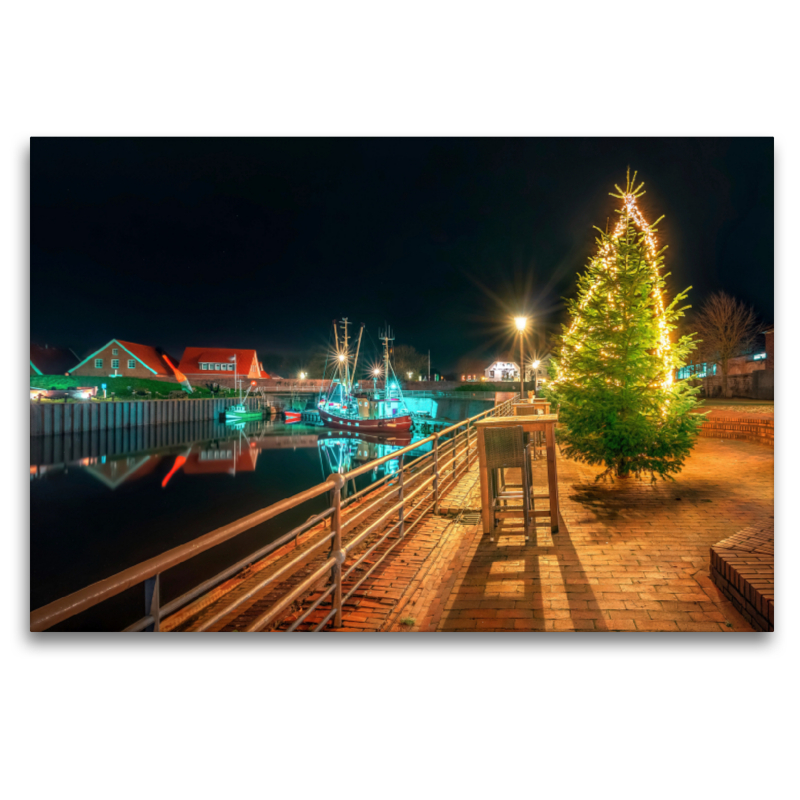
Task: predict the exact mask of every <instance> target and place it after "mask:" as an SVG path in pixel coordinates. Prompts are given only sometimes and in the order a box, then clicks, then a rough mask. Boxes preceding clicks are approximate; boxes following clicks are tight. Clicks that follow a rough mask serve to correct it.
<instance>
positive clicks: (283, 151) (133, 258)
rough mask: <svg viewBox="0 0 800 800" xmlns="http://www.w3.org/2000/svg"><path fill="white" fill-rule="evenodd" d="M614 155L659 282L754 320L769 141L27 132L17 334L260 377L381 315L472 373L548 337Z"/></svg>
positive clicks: (767, 223) (768, 297) (764, 272)
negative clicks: (257, 363) (251, 361)
mask: <svg viewBox="0 0 800 800" xmlns="http://www.w3.org/2000/svg"><path fill="white" fill-rule="evenodd" d="M628 165H630V167H631V169H632V170H634V169H635V170H637V171H638V173H639V175H638V177H639V179H641V180H643V181H644V182H645V189H646V190H647V194H646V195H645V196H644V197H643V198H642V200H641V207H642V210H643V211H644V213H645V215H646V217H647V218H648V219H649V220H650V221H654V220H655V219H656V218H657V217H658V216H661V215H662V214H664V215H665V219H664V220H663V221H662V223H661V224H660V226H659V231H660V233H659V240H660V242H661V243H663V244H668V245H669V250H668V251H667V254H666V271H668V272H671V273H672V276H671V277H670V278H669V279H668V286H669V288H670V291H671V293H672V294H674V293H675V292H676V291H678V290H681V289H684V288H686V287H687V286H689V285H692V286H693V287H694V288H693V290H692V291H691V292H690V293H689V302H690V303H691V304H692V305H693V306H695V307H699V305H700V304H701V302H702V300H703V298H704V297H705V296H707V295H708V294H710V293H711V292H713V291H715V290H719V289H722V290H725V291H726V292H729V293H730V294H733V295H735V296H736V297H738V298H740V299H742V300H744V301H746V302H747V303H749V304H751V305H753V306H754V308H755V310H756V312H757V313H758V314H759V316H760V318H761V320H762V321H763V322H765V323H771V322H773V183H774V177H773V140H772V139H771V138H760V139H750V138H739V139H656V138H650V139H625V138H619V139H536V138H531V139H391V138H386V139H40V138H35V139H32V141H31V275H30V282H31V292H30V302H31V341H32V342H36V343H39V344H45V343H48V344H51V345H57V346H66V347H72V348H73V349H74V350H75V351H76V353H78V354H79V355H81V356H84V355H88V354H89V353H90V352H92V351H93V350H95V349H97V348H98V347H100V346H101V345H103V344H105V342H107V341H108V340H109V339H111V338H119V339H127V340H130V341H134V342H140V343H143V344H151V345H160V346H163V347H164V348H166V350H167V351H168V352H170V353H172V354H173V355H175V356H177V357H178V358H179V357H180V355H181V354H182V352H183V348H184V347H187V346H205V347H214V346H219V347H255V348H256V349H257V350H258V352H259V355H260V356H261V357H262V359H263V360H264V361H265V367H266V368H268V369H270V368H272V369H275V366H274V362H275V360H276V359H277V357H278V356H283V357H284V358H285V359H288V360H289V361H291V363H292V364H297V365H300V364H302V362H303V361H304V360H307V358H308V356H309V354H310V353H311V352H312V351H313V350H314V349H315V348H320V347H324V346H325V345H327V343H328V341H329V339H330V336H331V321H332V320H333V319H334V318H337V317H342V316H347V317H349V318H350V320H351V321H353V322H354V323H356V324H358V323H361V322H364V323H366V326H367V336H366V338H365V345H366V352H367V356H369V355H370V352H371V350H372V348H373V347H374V346H375V345H376V344H377V338H378V330H379V328H380V327H381V326H382V325H383V324H384V322H388V323H389V324H390V325H392V327H393V328H394V331H395V335H396V344H410V345H413V346H414V347H416V348H417V349H418V350H420V351H423V352H425V351H427V350H428V349H430V351H431V358H432V364H433V367H434V368H435V369H436V368H438V369H440V370H443V371H445V372H452V373H455V372H460V371H464V370H467V369H470V368H473V369H474V368H477V367H478V366H480V367H481V368H482V367H483V366H486V365H488V362H489V361H490V360H492V359H493V358H494V357H495V356H499V355H501V354H504V353H505V352H507V351H506V348H507V347H508V345H509V344H510V343H511V342H512V334H511V329H510V321H509V317H510V316H511V315H516V314H519V313H527V314H529V315H531V316H532V317H533V319H534V326H535V328H536V330H537V332H538V333H542V332H547V333H553V332H555V331H557V330H558V329H559V324H560V323H561V322H562V321H563V319H564V311H563V302H562V299H561V298H562V297H563V296H565V295H566V296H569V295H572V294H573V293H574V290H575V273H576V272H578V271H581V270H582V269H583V268H584V266H585V264H586V261H587V259H588V257H589V256H590V254H591V253H592V252H593V248H594V236H595V233H596V232H595V231H594V230H593V227H592V226H593V225H598V226H601V227H605V224H606V220H607V219H609V218H611V219H613V218H614V217H615V214H614V211H613V209H614V208H615V207H616V206H615V204H616V203H617V202H618V201H616V200H614V199H613V198H611V197H609V194H608V193H609V192H610V191H613V186H614V183H619V184H624V180H625V170H626V167H627V166H628ZM483 362H486V363H485V364H484V363H483ZM271 363H273V366H270V364H271ZM473 364H474V366H472V365H473Z"/></svg>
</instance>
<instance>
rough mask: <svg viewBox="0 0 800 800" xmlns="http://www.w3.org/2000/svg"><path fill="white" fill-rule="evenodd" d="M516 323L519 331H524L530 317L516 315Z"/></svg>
mask: <svg viewBox="0 0 800 800" xmlns="http://www.w3.org/2000/svg"><path fill="white" fill-rule="evenodd" d="M514 323H515V324H516V326H517V330H518V331H524V330H525V328H526V326H527V324H528V318H527V317H514Z"/></svg>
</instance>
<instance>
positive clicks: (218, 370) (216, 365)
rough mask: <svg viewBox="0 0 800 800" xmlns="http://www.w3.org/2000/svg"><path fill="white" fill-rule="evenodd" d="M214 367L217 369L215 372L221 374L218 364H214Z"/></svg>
mask: <svg viewBox="0 0 800 800" xmlns="http://www.w3.org/2000/svg"><path fill="white" fill-rule="evenodd" d="M214 366H215V367H216V368H217V369H216V371H217V372H221V371H222V370H221V369H220V368H219V364H215V365H214Z"/></svg>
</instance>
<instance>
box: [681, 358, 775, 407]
mask: <svg viewBox="0 0 800 800" xmlns="http://www.w3.org/2000/svg"><path fill="white" fill-rule="evenodd" d="M756 363H758V362H756ZM761 363H763V362H761ZM774 381H775V373H774V370H771V369H766V368H765V369H758V370H756V371H754V372H750V373H748V374H746V375H730V374H729V375H728V392H729V394H730V396H731V397H748V398H750V399H752V400H774V399H775V386H774ZM691 383H692V385H694V386H700V387H701V388H702V395H703V396H705V397H722V375H719V374H717V375H713V376H711V377H710V378H703V379H702V380H697V381H691Z"/></svg>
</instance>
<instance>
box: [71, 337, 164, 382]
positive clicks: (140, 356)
mask: <svg viewBox="0 0 800 800" xmlns="http://www.w3.org/2000/svg"><path fill="white" fill-rule="evenodd" d="M112 344H118V345H119V346H120V347H121V348H122V349H123V350H125V352H127V353H128V354H129V355H132V356H133V357H134V358H135V359H136V360H137V361H139V362H140V363H141V364H143V365H144V366H145V367H147V369H149V370H150V372H152V373H153V374H154V375H165V376H167V377H169V378H172V377H174V376H175V373H174V372H173V371H172V369H170V367H169V365H168V364H167V363H166V362H165V361H164V359H163V358H162V352H163V350H161V348H158V347H151V346H150V345H147V344H136V343H135V342H126V341H123V340H122V339H112V340H111V341H110V342H107V343H106V344H104V345H103V346H102V347H101V348H99V349H98V350H95V351H94V353H92V354H91V355H88V356H86V358H84V359H83V361H81V362H80V364H76V365H75V366H74V367H72V369H70V372H73V371H74V370H76V369H77V368H78V367H80V366H82V365H83V364H85V363H86V362H87V361H89V360H90V359H92V358H94V357H95V356H96V355H97V354H98V353H101V352H102V351H103V350H105V349H106V348H107V347H110V346H111V345H112ZM121 355H122V354H120V356H121ZM172 360H173V361H174V360H175V359H172Z"/></svg>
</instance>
